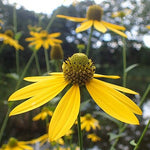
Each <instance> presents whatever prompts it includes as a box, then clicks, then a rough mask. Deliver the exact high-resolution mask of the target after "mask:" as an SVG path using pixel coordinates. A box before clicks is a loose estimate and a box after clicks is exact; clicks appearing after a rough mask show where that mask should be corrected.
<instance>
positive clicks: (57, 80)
mask: <svg viewBox="0 0 150 150" xmlns="http://www.w3.org/2000/svg"><path fill="white" fill-rule="evenodd" d="M64 84H66V82H65V80H64V78H61V77H54V76H51V77H49V79H47V80H45V79H43V80H42V81H40V82H37V83H33V84H30V85H28V86H25V87H23V88H21V89H19V90H18V91H16V92H14V93H13V94H12V95H11V96H10V97H9V99H8V100H9V101H14V100H15V101H16V100H21V99H26V98H29V97H32V96H35V95H39V94H40V93H41V92H43V91H44V90H47V89H49V90H50V89H53V88H55V87H56V86H61V85H64Z"/></svg>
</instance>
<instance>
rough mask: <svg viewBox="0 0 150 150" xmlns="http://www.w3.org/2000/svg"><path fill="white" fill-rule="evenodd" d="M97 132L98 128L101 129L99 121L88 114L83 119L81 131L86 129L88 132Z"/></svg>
mask: <svg viewBox="0 0 150 150" xmlns="http://www.w3.org/2000/svg"><path fill="white" fill-rule="evenodd" d="M91 128H92V129H93V130H96V128H98V129H100V125H99V121H98V120H96V119H95V118H93V117H92V115H91V114H89V113H88V114H86V115H85V116H83V117H81V129H82V130H83V129H85V130H86V131H87V132H88V131H90V129H91Z"/></svg>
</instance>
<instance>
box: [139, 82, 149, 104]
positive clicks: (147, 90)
mask: <svg viewBox="0 0 150 150" xmlns="http://www.w3.org/2000/svg"><path fill="white" fill-rule="evenodd" d="M149 91H150V84H149V85H148V87H147V89H146V90H145V92H144V94H143V96H142V98H141V101H140V104H139V106H140V107H141V106H142V104H143V103H144V100H145V98H146V96H147V94H148V93H149Z"/></svg>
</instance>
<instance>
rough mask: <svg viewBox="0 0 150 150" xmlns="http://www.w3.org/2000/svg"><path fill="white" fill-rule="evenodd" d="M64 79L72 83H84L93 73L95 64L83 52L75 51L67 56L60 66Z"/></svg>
mask: <svg viewBox="0 0 150 150" xmlns="http://www.w3.org/2000/svg"><path fill="white" fill-rule="evenodd" d="M62 69H63V73H64V77H65V80H66V81H68V82H70V83H72V84H78V85H79V86H80V85H85V84H86V83H87V82H89V81H90V80H91V79H92V78H93V75H94V73H95V66H94V65H93V62H92V61H91V59H88V57H87V56H86V55H85V54H83V53H76V54H74V55H72V56H71V57H69V58H68V59H67V60H66V61H65V62H64V63H63V66H62Z"/></svg>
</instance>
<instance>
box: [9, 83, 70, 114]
mask: <svg viewBox="0 0 150 150" xmlns="http://www.w3.org/2000/svg"><path fill="white" fill-rule="evenodd" d="M67 84H68V83H66V82H64V83H61V84H56V85H55V86H54V85H53V86H51V87H49V88H46V89H44V90H43V89H42V91H41V92H39V93H38V94H37V95H36V96H34V97H32V98H30V99H28V100H26V101H25V102H23V103H21V104H20V105H18V106H16V107H15V108H14V109H13V110H12V111H11V112H10V116H12V115H17V114H21V113H25V112H27V111H30V110H33V109H35V108H38V107H40V106H42V105H44V104H45V103H47V102H48V101H50V100H52V99H53V98H54V97H55V96H56V95H57V94H59V93H60V92H61V91H62V90H63V89H64V88H65V86H66V85H67Z"/></svg>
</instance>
